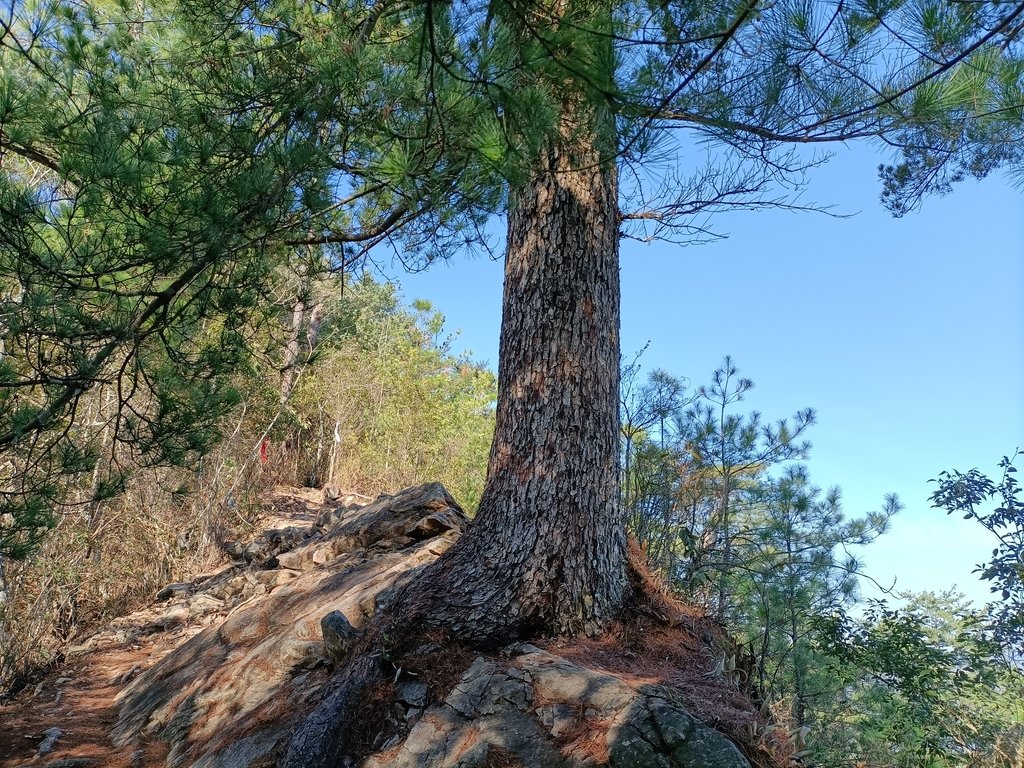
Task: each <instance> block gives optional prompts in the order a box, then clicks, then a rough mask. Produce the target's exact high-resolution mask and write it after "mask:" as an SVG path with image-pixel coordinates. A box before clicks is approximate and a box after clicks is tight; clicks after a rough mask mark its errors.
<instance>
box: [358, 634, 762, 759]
mask: <svg viewBox="0 0 1024 768" xmlns="http://www.w3.org/2000/svg"><path fill="white" fill-rule="evenodd" d="M508 654H509V657H510V658H509V659H508V660H507V661H506V660H502V659H493V658H486V657H479V658H477V659H476V660H475V661H474V662H473V664H472V665H471V666H470V668H469V669H468V670H467V671H466V673H465V674H464V675H463V677H462V679H461V680H460V681H459V683H458V685H456V686H455V688H454V689H453V690H452V691H451V693H450V694H449V695H448V696H447V698H446V699H445V700H444V701H443V702H442V703H440V704H437V705H435V706H432V707H430V708H429V709H427V710H425V711H422V710H420V709H419V707H417V706H415V705H413V704H412V703H411V702H409V701H408V699H407V697H406V696H405V694H403V693H402V692H401V689H400V690H399V693H398V694H397V696H396V699H397V700H398V706H399V707H402V706H403V705H407V709H406V718H407V719H412V720H414V721H415V724H414V725H413V726H412V728H411V730H410V731H409V733H408V735H407V736H406V737H405V738H404V739H402V740H400V741H399V742H398V743H397V744H395V745H393V747H392V748H391V749H390V750H388V751H387V752H386V753H384V754H379V755H375V756H373V757H371V758H370V759H369V761H368V762H367V764H366V768H486V766H490V765H495V764H500V765H503V766H523V767H524V768H533V766H537V768H541V767H543V768H583V767H584V766H597V765H602V766H610V767H611V768H746V766H747V765H748V764H747V761H746V760H745V758H744V757H743V755H742V753H741V752H740V751H739V750H738V749H737V748H736V746H735V745H734V744H733V743H732V742H730V741H729V740H728V739H727V738H725V737H724V736H723V735H722V734H720V733H718V732H717V731H715V730H712V729H711V728H709V727H707V726H706V725H704V724H702V723H700V722H698V721H697V720H695V719H694V718H693V717H692V716H691V715H690V714H689V713H688V712H687V711H686V709H685V707H684V706H683V704H682V702H681V701H680V696H679V694H678V693H676V692H674V691H672V690H671V689H669V688H666V687H664V686H659V685H639V686H635V685H629V684H627V683H626V682H624V681H623V680H622V679H620V678H619V677H617V676H615V675H610V674H607V673H604V672H600V671H596V670H592V669H586V668H583V667H580V666H579V665H577V664H573V663H571V662H569V661H567V660H565V659H563V658H561V657H559V656H556V655H554V654H552V653H548V652H546V651H543V650H541V649H539V648H536V647H534V646H532V645H518V646H514V647H512V648H509V649H508ZM421 711H422V714H420V712H421ZM410 715H411V717H410Z"/></svg>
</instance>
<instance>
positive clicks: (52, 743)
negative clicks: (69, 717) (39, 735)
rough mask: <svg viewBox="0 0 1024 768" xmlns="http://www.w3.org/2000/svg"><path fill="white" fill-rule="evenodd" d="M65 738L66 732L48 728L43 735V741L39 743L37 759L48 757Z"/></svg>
mask: <svg viewBox="0 0 1024 768" xmlns="http://www.w3.org/2000/svg"><path fill="white" fill-rule="evenodd" d="M63 736H64V731H62V730H61V729H60V728H56V727H54V728H47V729H46V731H45V732H44V733H43V740H42V741H41V742H39V748H38V749H37V750H36V757H45V756H46V755H48V754H50V753H51V752H53V750H54V748H55V747H56V746H57V742H58V741H60V739H61V738H62V737H63Z"/></svg>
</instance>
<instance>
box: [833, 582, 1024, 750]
mask: <svg viewBox="0 0 1024 768" xmlns="http://www.w3.org/2000/svg"><path fill="white" fill-rule="evenodd" d="M902 597H903V598H904V599H906V600H907V602H906V605H905V606H903V607H901V608H890V607H888V606H887V605H886V604H885V603H884V602H881V601H874V602H872V603H870V605H869V606H868V608H867V610H866V611H865V612H864V613H863V615H862V616H861V617H859V618H857V619H853V618H851V617H850V616H848V615H846V614H845V613H842V612H837V613H835V614H834V615H833V616H832V617H831V618H829V619H825V620H822V622H821V625H822V630H823V633H822V641H821V650H822V652H823V653H825V654H827V655H828V656H830V657H832V659H834V662H833V663H832V664H830V665H829V671H830V673H831V674H834V675H836V677H837V679H838V680H840V681H842V683H843V685H844V686H845V693H844V697H843V700H842V702H841V706H842V707H845V712H843V711H842V710H841V709H840V708H838V707H837V708H836V711H835V712H833V713H832V718H833V719H832V720H831V722H827V723H826V728H827V729H828V730H827V733H826V734H823V736H824V738H823V740H822V741H821V742H820V743H821V749H822V759H823V760H825V761H828V759H830V758H831V759H836V758H837V757H838V756H839V755H844V754H849V753H850V752H853V753H854V754H858V755H863V756H864V759H865V760H866V761H867V762H868V764H871V765H875V764H878V765H893V766H900V767H901V768H902V767H903V766H906V768H911V767H912V766H915V767H916V766H934V767H935V768H947V767H949V766H961V765H977V764H979V760H981V759H983V758H988V757H989V756H990V755H992V754H993V752H994V750H995V745H996V744H997V743H998V742H999V741H1000V739H1003V738H1005V736H1006V734H1007V733H1009V732H1010V731H1012V729H1013V727H1014V724H1015V723H1016V724H1018V727H1019V723H1020V722H1021V720H1022V718H1024V711H1022V709H1021V704H1020V702H1021V701H1022V700H1024V699H1022V693H1024V679H1022V678H1021V675H1020V670H1019V669H1015V668H1013V667H1011V666H1008V665H1006V664H1005V663H1003V661H1002V659H1001V657H1000V655H999V645H998V643H997V642H996V641H995V640H994V638H993V637H992V635H991V632H990V631H989V630H988V629H987V628H986V625H987V619H986V617H985V616H984V615H982V614H979V613H978V612H976V611H974V610H973V609H971V608H970V607H969V606H967V605H965V603H964V601H963V598H962V596H959V595H956V594H953V593H941V594H936V593H930V592H926V593H922V594H919V595H903V596H902Z"/></svg>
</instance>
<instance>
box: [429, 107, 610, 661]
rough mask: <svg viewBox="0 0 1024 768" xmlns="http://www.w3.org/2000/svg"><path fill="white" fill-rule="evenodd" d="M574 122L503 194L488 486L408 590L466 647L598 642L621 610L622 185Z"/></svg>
mask: <svg viewBox="0 0 1024 768" xmlns="http://www.w3.org/2000/svg"><path fill="white" fill-rule="evenodd" d="M582 112H583V116H584V120H582V121H581V119H580V112H574V111H573V110H571V109H566V111H565V113H564V114H566V115H568V116H567V117H564V118H563V124H562V126H561V131H560V141H559V142H558V145H557V146H555V147H552V148H551V149H549V150H548V152H547V153H546V157H545V158H544V159H543V162H542V163H541V164H540V167H539V168H538V173H537V174H536V175H535V177H534V178H533V180H532V182H531V183H530V184H528V185H526V186H525V187H524V188H522V189H519V190H517V191H516V192H515V193H514V195H513V200H512V204H511V209H510V211H509V217H508V247H507V252H506V264H505V288H504V311H503V315H502V330H501V348H500V357H499V361H500V362H499V369H498V407H497V423H496V430H495V436H494V443H493V445H492V448H491V455H490V463H489V468H488V480H487V486H486V488H485V490H484V494H483V498H482V500H481V503H480V510H479V513H478V515H477V518H476V520H475V522H474V525H473V526H472V528H471V529H470V531H469V532H468V533H467V534H466V535H465V536H464V537H463V539H462V540H461V541H460V542H459V543H458V544H457V545H456V547H454V548H453V549H452V550H451V551H450V552H449V553H448V556H446V557H445V558H443V560H442V561H441V562H440V563H438V564H437V568H436V571H435V572H434V573H432V574H430V576H429V577H428V578H425V579H421V580H420V581H419V583H418V584H417V589H418V590H419V589H423V590H425V592H426V594H422V595H421V597H423V598H425V599H426V601H427V603H429V604H431V605H430V608H429V614H428V615H425V616H424V617H423V618H424V620H425V621H426V622H427V623H429V624H435V623H436V624H442V625H444V626H446V627H448V628H450V629H452V630H454V631H455V632H456V634H457V636H461V637H462V638H464V639H472V640H473V641H476V642H481V641H483V642H487V641H498V640H505V641H507V640H508V639H510V638H512V637H514V636H521V635H525V634H530V633H531V632H538V631H539V632H546V633H555V634H564V635H570V634H578V633H581V632H586V633H591V634H592V633H595V632H597V631H599V630H600V628H601V627H602V626H603V625H604V624H605V623H606V622H607V621H608V620H609V619H610V618H612V617H613V616H615V614H616V613H617V612H618V610H619V609H620V606H621V603H622V599H623V592H624V589H625V584H626V577H625V534H624V527H623V522H622V519H621V514H620V511H619V466H618V464H619V458H618V457H619V444H618V435H619V396H618V390H619V259H618V216H617V211H618V207H617V189H616V178H615V169H614V162H613V161H612V160H610V159H609V158H608V156H607V153H604V156H602V153H601V152H600V151H599V149H598V146H599V144H598V141H597V139H596V136H597V133H596V130H595V127H594V125H593V123H594V118H593V114H592V113H590V114H588V112H590V111H589V110H583V111H582ZM414 599H415V598H414ZM424 608H426V605H424ZM424 613H426V611H424Z"/></svg>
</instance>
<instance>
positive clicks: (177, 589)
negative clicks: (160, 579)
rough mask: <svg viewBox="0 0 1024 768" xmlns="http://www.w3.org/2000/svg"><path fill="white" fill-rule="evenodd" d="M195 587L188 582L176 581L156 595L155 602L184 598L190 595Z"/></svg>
mask: <svg viewBox="0 0 1024 768" xmlns="http://www.w3.org/2000/svg"><path fill="white" fill-rule="evenodd" d="M194 589H195V586H194V585H192V584H191V583H189V582H184V581H176V582H175V583H173V584H168V585H167V586H166V587H164V588H163V589H161V590H160V591H159V592H157V593H156V599H157V600H170V599H171V598H172V597H185V596H186V595H189V594H191V593H192V591H193V590H194Z"/></svg>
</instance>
